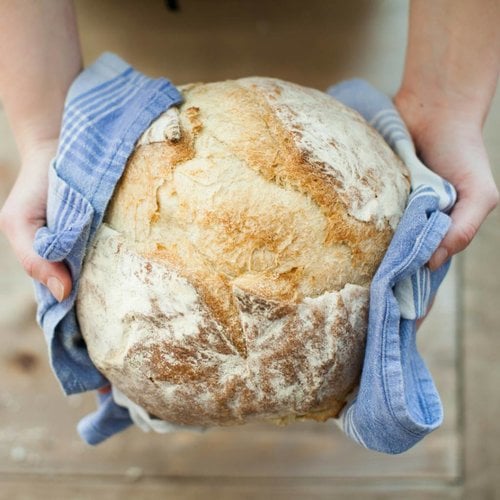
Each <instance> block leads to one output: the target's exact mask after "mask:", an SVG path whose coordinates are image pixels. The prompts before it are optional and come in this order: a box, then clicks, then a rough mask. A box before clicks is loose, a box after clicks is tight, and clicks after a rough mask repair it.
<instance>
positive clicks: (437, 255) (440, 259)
mask: <svg viewBox="0 0 500 500" xmlns="http://www.w3.org/2000/svg"><path fill="white" fill-rule="evenodd" d="M447 258H448V250H446V248H444V247H439V248H438V249H437V250H436V251H435V252H434V255H433V256H432V257H431V260H430V261H429V269H430V270H431V271H435V270H436V269H437V268H438V267H441V266H442V265H443V264H444V263H445V261H446V259H447Z"/></svg>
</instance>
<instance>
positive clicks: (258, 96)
mask: <svg viewBox="0 0 500 500" xmlns="http://www.w3.org/2000/svg"><path fill="white" fill-rule="evenodd" d="M183 95H184V99H185V102H184V104H183V105H182V106H181V107H180V115H179V116H180V130H181V137H180V140H179V141H177V142H169V141H164V142H159V143H152V144H146V145H138V146H137V147H136V150H135V152H134V153H133V155H132V156H131V158H130V159H129V161H128V164H127V167H126V170H125V173H124V175H123V177H122V179H121V181H120V183H119V185H118V187H117V189H116V192H115V194H114V197H113V200H112V202H111V204H110V207H109V208H108V212H107V214H106V218H105V223H104V224H103V225H102V226H101V228H100V230H99V231H98V233H97V236H96V239H95V241H94V243H93V245H92V247H91V248H90V249H89V252H88V255H87V256H86V259H85V263H84V268H83V272H82V276H81V282H80V291H79V295H78V301H77V314H78V319H79V322H80V327H81V330H82V333H83V335H84V337H85V340H86V342H87V347H88V349H89V353H90V355H91V358H92V360H93V361H94V363H95V364H96V366H97V367H98V368H99V369H100V370H101V371H102V373H103V374H104V375H106V376H107V377H108V379H109V380H110V381H111V382H112V383H113V384H115V385H116V386H117V387H118V388H119V389H120V390H121V391H122V392H123V393H124V394H126V395H127V396H128V397H129V398H130V399H131V400H132V401H134V402H136V403H137V404H139V405H141V406H143V407H144V408H145V409H146V410H147V411H149V412H150V413H151V414H152V415H154V416H156V417H158V418H161V419H164V420H167V421H170V422H173V423H180V424H186V425H225V424H233V423H242V422H245V421H249V420H252V419H256V418H267V419H281V420H293V419H295V418H303V417H308V418H316V419H320V420H324V419H326V418H329V417H331V416H335V415H337V413H338V412H339V411H340V409H341V408H342V406H343V405H344V404H345V400H346V397H347V395H348V394H349V392H351V391H352V390H353V388H354V387H355V386H356V384H357V382H358V380H359V374H360V370H361V363H362V357H363V352H364V339H365V334H366V322H367V306H368V287H369V284H370V281H371V279H372V277H373V274H374V272H375V270H376V268H377V266H378V264H379V262H380V260H381V258H382V256H383V254H384V252H385V250H386V248H387V245H388V243H389V241H390V238H391V237H392V233H393V230H394V228H395V226H396V225H397V222H398V220H399V217H400V216H401V214H402V211H403V209H404V205H405V202H406V197H407V194H408V178H407V174H406V172H405V170H404V168H403V167H402V164H401V162H400V161H399V160H398V159H397V158H396V157H395V155H394V154H393V153H392V151H391V150H390V148H389V147H388V146H387V145H386V144H385V143H384V141H383V139H382V138H381V137H380V136H378V134H377V133H376V132H375V131H373V130H372V129H371V128H370V127H369V126H368V125H367V124H366V123H365V122H364V120H363V119H362V118H361V117H360V116H359V115H358V114H357V113H355V112H353V111H351V110H349V109H348V108H346V107H344V106H343V105H341V104H340V103H337V102H336V101H334V100H333V99H332V98H331V97H329V96H327V95H325V94H323V93H321V92H319V91H315V90H312V89H305V88H303V87H300V86H298V85H293V84H289V83H286V82H281V81H279V80H274V79H266V78H247V79H242V80H237V81H228V82H219V83H213V84H194V85H189V86H186V87H184V88H183Z"/></svg>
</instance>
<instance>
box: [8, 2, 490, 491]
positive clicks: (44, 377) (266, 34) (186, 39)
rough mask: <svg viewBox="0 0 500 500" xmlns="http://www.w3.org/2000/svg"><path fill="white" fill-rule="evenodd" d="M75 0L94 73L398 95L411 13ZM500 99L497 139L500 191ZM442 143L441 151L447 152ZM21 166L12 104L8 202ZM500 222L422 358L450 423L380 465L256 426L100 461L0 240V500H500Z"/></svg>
mask: <svg viewBox="0 0 500 500" xmlns="http://www.w3.org/2000/svg"><path fill="white" fill-rule="evenodd" d="M179 4H180V10H179V11H177V12H172V11H169V10H168V9H167V8H166V7H165V3H164V2H162V1H161V0H148V1H146V2H137V1H132V0H107V1H105V2H102V1H98V0H81V1H77V2H76V5H77V12H78V22H79V27H80V35H81V41H82V49H83V53H84V59H85V63H86V64H89V63H91V62H92V61H93V60H94V59H95V58H96V57H97V56H98V55H99V54H100V53H101V52H103V51H106V50H108V51H112V52H116V53H117V54H119V55H120V56H121V57H123V58H124V59H126V60H127V61H128V62H130V63H131V64H132V65H134V66H135V67H136V68H137V69H139V70H141V71H143V72H145V73H147V74H149V75H152V76H160V75H161V76H166V77H168V78H169V79H171V80H172V81H173V82H174V83H175V84H184V83H188V82H193V81H215V80H221V79H228V78H237V77H242V76H250V75H260V76H273V77H278V78H282V79H285V80H290V81H294V82H297V83H300V84H303V85H307V86H311V87H316V88H319V89H325V88H326V87H327V86H328V85H330V84H332V83H335V82H337V81H339V80H342V79H345V78H350V77H354V76H360V77H363V78H366V79H367V80H369V81H370V82H371V83H372V84H374V85H375V86H377V87H379V88H380V89H381V90H383V91H384V92H386V93H388V94H393V93H394V92H395V91H396V90H397V88H398V85H399V82H400V78H401V74H402V69H403V61H404V51H405V43H406V30H407V11H408V2H407V1H406V0H376V1H375V0H373V1H368V0H356V1H353V2H341V1H331V0H330V1H325V0H308V1H307V2H304V1H301V0H277V1H273V2H266V1H264V0H254V1H244V0H211V1H208V0H180V2H179ZM499 130H500V96H497V97H496V100H495V101H494V103H493V108H492V110H491V113H490V117H489V119H488V122H487V123H486V126H485V138H486V144H487V147H488V151H489V154H490V159H491V163H492V166H493V169H494V172H495V176H496V179H497V182H498V179H499V176H500V137H499V132H498V131H499ZM438 139H439V138H437V140H438ZM18 166H19V160H18V156H17V152H16V148H15V144H14V142H13V138H12V135H11V133H10V130H9V128H8V124H7V122H6V119H5V116H4V113H3V111H2V108H1V106H0V203H2V202H3V200H4V199H5V196H6V195H7V193H8V191H9V189H10V186H11V185H12V183H13V181H14V179H15V176H16V172H17V168H18ZM499 219H500V214H499V211H498V210H496V211H495V212H494V213H493V214H492V215H491V216H490V218H489V219H488V221H487V222H486V223H485V224H484V226H483V227H482V229H481V231H480V233H479V235H478V236H477V237H476V239H475V240H474V242H473V243H472V245H471V246H470V247H469V249H468V250H467V252H466V253H465V254H464V255H462V256H461V257H460V258H458V259H455V262H454V265H453V267H452V271H451V272H450V274H449V276H448V278H447V280H446V282H445V284H444V286H443V288H442V290H441V292H440V296H439V298H438V300H437V302H436V305H435V307H434V310H433V311H432V314H431V315H430V317H429V318H428V320H427V321H426V323H425V324H424V326H423V328H422V329H421V330H420V332H419V345H420V348H421V351H422V353H423V355H424V358H425V359H426V361H427V362H428V364H429V366H430V368H431V371H432V373H433V375H434V376H435V379H436V384H437V386H438V389H439V391H440V393H441V396H442V398H443V402H444V405H445V422H444V424H443V426H442V428H440V429H439V430H437V431H436V432H434V433H433V434H432V435H430V436H429V437H428V438H426V439H425V440H424V441H423V442H422V443H420V444H419V445H417V446H416V447H415V448H413V449H412V450H411V451H410V452H408V453H406V454H404V455H402V456H396V457H390V456H384V455H380V454H377V453H374V452H368V451H366V450H364V449H361V448H359V447H358V446H356V445H354V444H353V443H351V442H350V441H348V440H347V439H346V438H345V437H344V436H343V435H342V434H341V433H340V432H339V431H338V430H337V429H336V428H335V426H334V425H333V424H331V423H327V424H318V423H309V424H305V423H302V424H295V425H292V426H289V427H273V426H268V425H251V426H245V427H241V428H229V429H222V430H220V429H213V430H209V431H207V432H205V433H204V434H192V433H186V432H183V433H177V434H174V435H166V436H160V435H151V434H143V433H142V432H141V431H139V430H137V429H132V430H128V431H126V432H125V433H123V434H121V435H118V436H116V437H114V438H112V439H111V440H110V441H109V442H106V443H104V444H102V445H100V446H99V447H97V448H91V447H89V446H86V445H85V444H83V443H82V442H81V441H80V440H79V438H78V436H77V434H76V430H75V426H76V423H77V422H78V420H79V419H80V418H81V417H82V416H83V415H85V414H86V413H88V412H90V411H92V410H93V409H94V399H93V395H92V394H85V395H77V396H72V397H70V398H66V397H65V396H63V394H62V392H61V391H60V389H59V386H58V383H57V382H56V380H55V378H54V377H53V375H52V373H51V371H50V368H49V366H48V361H47V354H46V346H45V343H44V339H43V335H42V333H41V331H40V330H39V328H38V327H37V325H36V323H35V321H34V315H35V304H34V301H33V297H32V287H31V283H30V281H29V279H28V278H27V277H26V276H24V274H23V272H22V271H21V267H20V265H18V263H17V261H16V260H15V257H14V256H13V254H12V252H11V250H10V248H9V247H8V244H7V242H6V240H5V238H4V237H3V236H0V342H1V346H2V347H1V349H0V498H9V499H12V498H29V499H30V498H36V499H40V498H56V499H58V498H64V499H66V498H72V499H74V498H91V497H93V498H99V499H101V498H103V499H115V498H120V499H128V498H141V499H143V498H145V499H148V498H151V499H156V498H162V499H170V498H172V499H198V498H206V499H216V498H217V499H234V498H249V499H250V498H263V499H267V498H287V499H295V498H297V499H299V498H300V499H316V498H351V499H353V498H410V499H411V498H415V499H421V498H425V499H427V498H474V499H482V498H484V499H493V498H500V479H499V477H500V474H498V471H499V470H500V451H499V450H500V424H499V423H498V415H499V414H500V396H499V390H498V387H499V385H500V363H499V361H498V356H499V354H498V353H500V336H499V335H498V329H499V323H500V307H499V299H500V283H499V282H498V276H499V274H498V265H497V262H496V259H497V256H498V247H499V244H500V233H499V227H500V220H499Z"/></svg>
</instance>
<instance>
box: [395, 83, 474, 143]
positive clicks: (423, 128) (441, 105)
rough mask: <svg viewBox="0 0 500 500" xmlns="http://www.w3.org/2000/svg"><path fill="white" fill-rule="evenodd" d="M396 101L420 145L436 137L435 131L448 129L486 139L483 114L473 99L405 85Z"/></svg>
mask: <svg viewBox="0 0 500 500" xmlns="http://www.w3.org/2000/svg"><path fill="white" fill-rule="evenodd" d="M394 104H395V105H396V107H397V108H398V111H399V113H400V115H401V117H402V119H403V121H404V122H405V124H406V126H407V128H408V130H409V132H410V135H411V136H412V138H413V139H414V141H415V143H416V145H417V148H418V146H419V145H420V144H419V143H421V142H422V141H426V140H431V141H432V140H436V136H435V134H436V133H440V132H441V131H442V130H445V129H446V130H447V131H454V133H455V134H456V136H457V137H467V138H468V139H469V140H473V141H474V142H477V141H481V142H482V124H483V117H482V114H481V113H480V112H479V110H478V107H477V106H474V105H473V104H471V103H470V102H463V101H462V100H461V99H457V98H452V97H450V96H446V95H443V94H440V93H438V92H432V91H429V90H427V91H426V92H421V93H418V92H417V91H415V90H413V89H410V88H408V87H405V86H402V87H401V88H400V89H399V91H398V92H397V93H396V95H395V96H394Z"/></svg>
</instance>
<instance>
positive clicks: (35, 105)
mask: <svg viewBox="0 0 500 500" xmlns="http://www.w3.org/2000/svg"><path fill="white" fill-rule="evenodd" d="M81 64H82V63H81V54H80V45H79V40H78V33H77V28H76V20H75V13H74V8H73V4H72V1H71V0H16V1H12V0H0V99H1V100H2V103H3V106H4V108H5V111H6V113H7V117H8V119H9V121H10V124H11V126H12V129H13V132H14V136H15V138H16V141H17V144H18V147H19V150H20V152H21V156H22V157H24V156H25V155H27V154H29V153H30V150H31V149H32V148H33V147H34V145H37V144H40V143H42V144H43V143H47V142H50V141H53V142H54V143H55V141H56V140H57V137H58V134H59V129H60V125H61V117H62V112H63V106H64V99H65V96H66V92H67V90H68V88H69V86H70V84H71V82H72V81H73V79H74V78H75V76H76V75H77V74H78V72H79V71H80V69H81Z"/></svg>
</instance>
